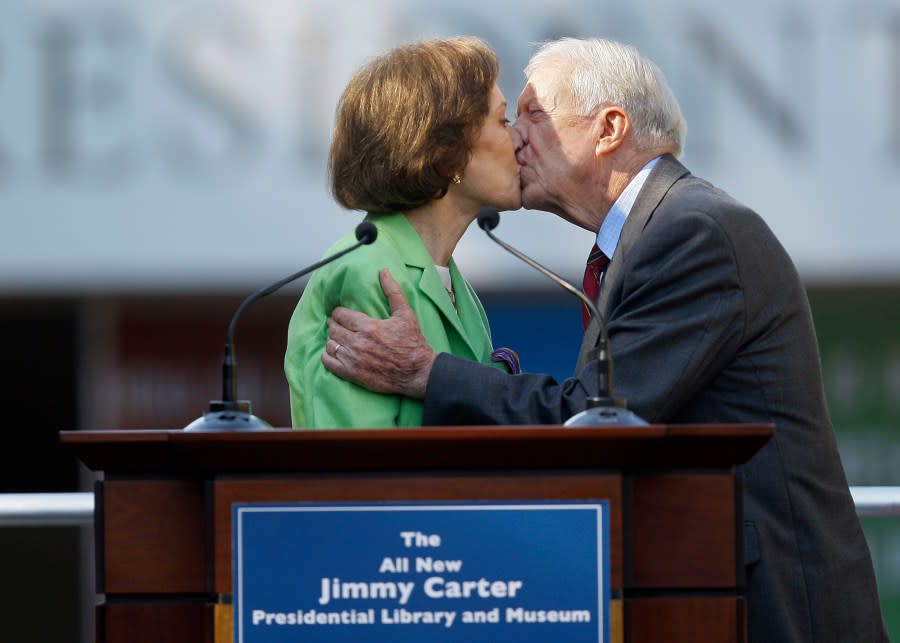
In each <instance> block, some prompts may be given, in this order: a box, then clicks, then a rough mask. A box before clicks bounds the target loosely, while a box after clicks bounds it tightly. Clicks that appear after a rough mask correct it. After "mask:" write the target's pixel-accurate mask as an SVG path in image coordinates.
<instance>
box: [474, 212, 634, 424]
mask: <svg viewBox="0 0 900 643" xmlns="http://www.w3.org/2000/svg"><path fill="white" fill-rule="evenodd" d="M499 223H500V213H499V212H498V211H497V209H496V208H490V207H485V208H481V210H479V212H478V226H479V227H480V228H481V229H482V230H484V232H485V234H486V235H487V236H488V237H490V238H491V240H492V241H493V242H494V243H496V244H497V245H499V246H500V247H501V248H503V249H504V250H506V251H507V252H509V253H511V254H512V255H514V256H515V257H517V258H518V259H521V260H522V261H524V262H525V263H527V264H528V265H529V266H531V267H532V268H534V269H535V270H537V271H538V272H540V273H541V274H543V275H544V276H545V277H547V278H548V279H550V280H551V281H553V282H554V283H556V284H557V285H558V286H560V287H562V288H563V289H564V290H567V291H568V292H570V293H572V294H573V295H575V296H576V297H578V298H579V299H580V300H581V301H582V303H584V305H585V306H587V309H588V311H589V312H590V314H591V317H592V318H593V319H595V320H597V323H598V324H599V326H600V335H599V339H598V341H597V345H596V346H595V347H594V348H592V349H591V351H592V355H591V358H592V359H595V360H596V361H597V394H596V395H593V396H590V397H588V398H587V400H585V407H586V408H585V409H584V410H583V411H581V412H580V413H576V414H575V415H573V416H572V417H570V418H569V419H568V420H566V422H565V425H564V426H570V427H572V426H583V427H591V426H603V425H644V424H647V422H646V421H645V420H643V419H641V418H640V417H638V416H637V415H635V414H634V413H633V412H632V411H629V410H628V406H627V404H626V401H625V400H624V399H616V398H614V397H613V393H612V386H613V364H612V356H611V355H610V354H609V337H608V336H607V334H606V324H605V323H604V321H603V316H602V315H601V314H600V311H599V310H597V306H596V305H595V304H594V302H592V301H591V300H590V299H589V298H588V297H587V296H586V295H585V294H584V293H583V292H581V290H580V289H579V288H576V287H575V286H573V285H572V284H570V283H569V282H568V281H566V280H565V279H563V278H562V277H560V276H559V275H557V274H556V273H555V272H553V271H551V270H549V269H548V268H545V267H544V266H542V265H541V264H539V263H538V262H537V261H535V260H534V259H532V258H531V257H529V256H527V255H525V254H523V253H522V252H520V251H519V250H517V249H516V248H513V247H512V246H510V245H509V244H507V243H505V242H503V241H501V240H500V239H498V238H497V237H495V236H494V235H493V234H492V233H491V230H493V229H494V228H496V227H497V225H498V224H499Z"/></svg>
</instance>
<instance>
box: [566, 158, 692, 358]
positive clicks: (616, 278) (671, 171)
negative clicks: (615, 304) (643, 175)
mask: <svg viewBox="0 0 900 643" xmlns="http://www.w3.org/2000/svg"><path fill="white" fill-rule="evenodd" d="M686 174H689V172H688V170H687V168H685V167H684V166H683V165H682V164H681V163H679V162H678V160H677V159H676V158H675V157H674V156H672V155H671V154H665V155H663V156H662V157H661V158H660V159H659V161H658V162H657V164H656V166H655V167H654V168H653V169H652V170H651V171H650V176H648V177H647V180H646V181H645V182H644V185H643V187H642V188H641V191H640V193H639V194H638V196H637V199H636V200H635V202H634V206H633V207H632V208H631V212H629V213H628V219H626V221H625V226H624V227H623V228H622V235H621V236H620V237H619V245H618V246H616V251H615V252H614V253H613V257H612V261H610V263H609V267H608V268H607V269H606V273H605V274H604V275H603V281H602V282H601V284H600V296H599V298H598V300H597V310H599V311H600V314H602V315H603V319H604V321H608V320H609V299H610V296H611V293H612V292H613V291H614V290H616V286H617V285H618V284H619V283H620V282H621V280H622V277H623V276H624V275H623V273H622V271H623V269H624V268H623V266H624V265H625V259H626V257H627V256H628V253H629V251H630V250H631V248H632V246H634V244H635V243H636V242H637V240H638V238H639V237H640V236H641V231H642V230H643V229H644V226H646V225H647V222H648V221H650V217H651V216H652V215H653V212H654V211H655V210H656V207H657V206H658V205H659V203H660V201H662V200H663V197H665V195H666V193H667V192H668V191H669V189H670V188H671V187H672V186H673V185H674V184H675V182H676V181H677V180H678V179H680V178H681V177H683V176H685V175H686ZM599 337H600V326H599V324H598V323H597V321H596V320H594V321H591V323H590V325H589V326H588V328H587V330H586V331H585V333H584V339H583V340H582V342H581V350H580V351H579V353H578V364H577V366H576V368H575V374H576V375H577V374H578V373H580V372H581V369H582V368H583V367H584V366H585V364H586V363H587V358H588V352H589V351H590V349H592V348H593V347H595V346H596V345H597V340H598V339H599Z"/></svg>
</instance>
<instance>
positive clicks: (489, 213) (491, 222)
mask: <svg viewBox="0 0 900 643" xmlns="http://www.w3.org/2000/svg"><path fill="white" fill-rule="evenodd" d="M499 223H500V213H499V212H498V211H497V208H492V207H490V206H486V207H483V208H481V209H480V210H479V211H478V227H479V228H481V229H482V230H493V229H494V228H496V227H497V224H499Z"/></svg>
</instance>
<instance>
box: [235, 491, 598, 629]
mask: <svg viewBox="0 0 900 643" xmlns="http://www.w3.org/2000/svg"><path fill="white" fill-rule="evenodd" d="M232 512H233V513H232V526H233V529H232V532H233V548H232V551H233V571H234V584H233V587H234V632H235V641H236V642H237V643H261V642H266V643H271V642H282V641H284V642H287V641H292V642H293V641H298V640H302V641H304V642H312V643H344V642H346V643H351V642H352V643H367V642H376V641H391V642H392V643H404V642H409V643H423V642H425V641H442V642H444V641H446V642H450V641H458V642H460V643H461V642H463V641H465V642H466V643H496V642H497V641H516V642H517V643H538V642H541V643H544V642H553V643H558V642H559V641H566V642H567V643H600V642H605V641H607V640H608V638H609V546H608V542H609V504H608V502H607V501H604V500H589V501H572V502H568V501H567V502H516V503H514V502H509V503H505V502H504V503H497V502H491V503H478V502H472V503H402V504H401V503H378V504H356V503H339V504H321V503H315V504H311V503H296V504H287V505H272V504H235V505H234V507H233V509H232Z"/></svg>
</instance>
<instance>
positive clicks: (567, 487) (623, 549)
mask: <svg viewBox="0 0 900 643" xmlns="http://www.w3.org/2000/svg"><path fill="white" fill-rule="evenodd" d="M771 434H772V427H771V425H746V424H745V425H690V426H688V425H651V426H644V427H611V428H591V429H583V428H580V429H569V428H563V427H560V426H520V427H496V426H492V427H458V428H456V427H454V428H450V427H440V428H417V429H391V430H383V429H379V430H340V431H335V430H332V431H294V430H289V429H275V430H267V431H241V432H227V433H219V432H215V433H214V432H209V433H202V432H185V431H181V430H175V431H68V432H63V433H62V434H61V439H62V441H63V443H64V444H66V445H68V446H69V447H70V448H71V449H72V450H73V451H74V453H75V455H76V456H77V457H78V458H79V459H80V460H81V461H82V462H84V463H85V464H86V465H87V466H88V467H89V468H91V469H93V470H94V471H98V472H103V474H104V475H103V479H102V481H100V482H98V483H97V484H96V488H95V494H96V505H95V506H96V510H95V534H96V554H97V555H96V565H97V592H98V594H100V595H101V596H100V597H99V604H98V606H97V614H96V615H97V625H96V626H97V641H100V642H116V643H143V642H147V643H159V641H167V642H168V643H225V642H226V641H228V642H229V643H230V641H231V640H232V634H231V627H232V623H231V619H232V613H231V605H230V597H231V587H232V575H231V505H232V503H235V502H296V501H305V502H309V501H322V502H340V501H362V502H371V501H375V502H377V501H410V502H412V501H423V500H434V501H469V500H497V501H503V500H570V499H605V500H608V501H609V503H610V525H611V527H610V546H611V552H612V553H611V563H612V566H611V568H612V571H611V589H612V597H613V602H612V606H611V610H610V613H611V640H612V641H614V642H618V643H623V642H630V643H650V642H659V641H667V642H668V643H679V642H695V641H717V642H731V641H735V642H743V641H746V638H747V635H746V629H747V626H746V609H745V604H744V598H743V597H742V594H743V585H744V576H743V544H742V531H741V526H742V506H741V487H740V479H739V478H738V477H736V475H735V471H734V467H735V466H736V465H739V464H741V463H743V462H746V461H747V460H748V459H749V458H750V457H751V456H752V455H753V454H754V453H755V452H756V451H757V450H758V449H759V448H760V447H761V446H762V445H763V444H764V443H765V442H766V441H767V440H768V439H769V437H770V436H771Z"/></svg>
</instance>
